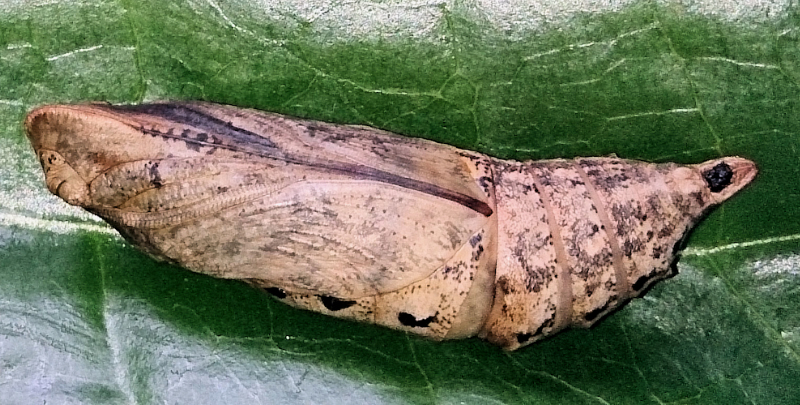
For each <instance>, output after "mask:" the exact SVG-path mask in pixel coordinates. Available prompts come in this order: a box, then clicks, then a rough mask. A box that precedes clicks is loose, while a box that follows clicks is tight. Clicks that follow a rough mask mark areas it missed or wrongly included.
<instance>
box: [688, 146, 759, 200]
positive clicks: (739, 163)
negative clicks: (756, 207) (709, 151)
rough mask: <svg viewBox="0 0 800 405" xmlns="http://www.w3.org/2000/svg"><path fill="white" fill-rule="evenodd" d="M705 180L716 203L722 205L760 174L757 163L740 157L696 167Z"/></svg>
mask: <svg viewBox="0 0 800 405" xmlns="http://www.w3.org/2000/svg"><path fill="white" fill-rule="evenodd" d="M695 167H696V169H697V170H698V171H699V172H700V174H701V175H702V177H703V179H704V180H705V182H706V184H707V186H708V188H709V190H710V191H711V193H712V195H714V196H715V197H716V198H715V200H716V203H720V202H722V201H724V200H726V199H728V198H730V197H731V196H733V195H734V194H736V193H737V192H739V191H740V190H741V189H743V188H744V187H745V186H747V185H748V184H750V183H751V182H752V181H753V180H754V179H755V178H756V175H757V174H758V167H757V166H756V164H755V162H753V161H752V160H749V159H745V158H742V157H739V156H727V157H723V158H719V159H713V160H709V161H706V162H703V163H700V164H698V165H696V166H695Z"/></svg>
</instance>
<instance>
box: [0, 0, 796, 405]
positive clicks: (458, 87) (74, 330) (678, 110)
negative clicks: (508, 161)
mask: <svg viewBox="0 0 800 405" xmlns="http://www.w3.org/2000/svg"><path fill="white" fill-rule="evenodd" d="M547 3H551V4H547ZM686 4H688V5H686ZM156 99H203V100H209V101H215V102H221V103H228V104H235V105H239V106H244V107H255V108H260V109H265V110H273V111H278V112H283V113H288V114H292V115H297V116H303V117H310V118H315V119H321V120H326V121H334V122H340V123H354V124H366V125H372V126H376V127H380V128H383V129H387V130H391V131H395V132H399V133H403V134H406V135H409V136H420V137H424V138H428V139H433V140H436V141H440V142H445V143H449V144H452V145H456V146H458V147H461V148H467V149H471V150H477V151H480V152H484V153H488V154H491V155H493V156H497V157H501V158H514V159H541V158H554V157H573V156H579V155H581V156H587V155H606V154H610V153H616V154H617V155H618V156H621V157H625V158H637V159H645V160H651V161H668V160H673V161H679V162H697V161H701V160H705V159H708V158H713V157H718V156H723V155H741V156H744V157H748V158H750V159H753V160H755V161H756V162H757V163H758V165H759V169H760V175H759V177H758V179H757V180H756V182H755V183H754V184H753V185H752V186H751V187H749V188H748V189H747V190H745V191H744V192H742V193H741V195H739V196H737V197H736V198H734V199H733V200H732V201H730V202H728V203H726V204H725V205H724V206H723V207H722V208H720V209H718V210H716V211H715V212H714V213H713V214H712V215H711V216H710V217H708V218H707V219H706V220H705V221H704V222H703V223H702V224H701V225H700V226H699V227H698V229H697V230H696V232H695V233H694V235H693V237H692V238H691V239H690V241H689V247H688V249H687V250H686V252H685V254H684V257H683V258H682V260H681V261H680V265H679V268H680V271H681V274H680V275H679V276H677V277H676V278H675V279H673V280H671V281H668V282H666V283H663V284H661V285H658V286H656V288H654V289H653V291H651V292H650V293H649V294H648V295H647V296H646V297H645V298H644V299H641V300H636V301H635V302H633V303H631V304H630V305H629V306H628V307H626V308H625V309H624V310H622V311H620V312H618V313H617V314H614V315H612V316H611V317H610V318H609V319H607V320H605V321H604V322H603V323H602V324H600V325H599V326H598V327H596V328H594V329H592V330H572V331H568V332H565V333H562V334H560V335H558V336H556V337H554V338H551V339H549V340H547V341H544V342H541V343H537V344H535V345H533V346H531V347H528V348H526V349H523V350H521V351H519V352H514V353H504V352H502V351H500V350H498V349H497V348H494V347H492V346H490V345H488V344H487V343H484V342H482V341H480V340H478V339H469V340H464V341H455V342H440V343H437V342H431V341H426V340H423V339H420V338H417V337H414V336H407V335H405V334H402V333H399V332H395V331H391V330H388V329H383V328H380V327H376V326H372V325H362V324H355V323H350V322H346V321H340V320H336V319H331V318H328V317H325V316H322V315H317V314H312V313H307V312H303V311H299V310H294V309H291V308H288V307H286V306H284V305H282V304H280V303H277V302H275V301H272V300H271V299H269V298H268V297H266V296H264V295H263V294H261V293H260V292H259V291H256V290H253V289H251V288H249V287H247V286H245V285H242V284H240V283H237V282H233V281H226V280H218V279H212V278H209V277H205V276H200V275H196V274H193V273H190V272H188V271H185V270H182V269H178V268H174V267H170V266H167V265H161V264H156V263H154V262H153V261H151V260H150V259H149V258H147V257H145V256H144V255H142V254H140V253H138V252H137V251H135V250H134V249H133V248H131V247H130V246H128V245H126V244H125V243H124V242H122V241H121V239H120V238H119V237H117V236H115V233H114V232H113V231H112V230H111V229H110V228H108V227H107V226H105V225H104V224H103V223H101V222H98V220H97V219H95V218H93V217H91V216H90V215H89V214H86V213H83V212H81V211H79V210H76V209H73V208H72V207H68V206H66V204H64V203H63V202H61V201H60V200H58V199H57V198H55V197H53V196H51V195H49V193H48V192H47V190H46V189H45V187H44V184H43V181H42V174H41V171H40V169H39V167H38V163H37V161H36V158H35V157H34V156H33V153H32V152H31V150H30V147H29V146H28V144H27V141H26V140H25V137H24V134H23V132H22V128H21V122H22V119H23V118H24V115H25V113H26V111H27V110H29V109H30V108H32V107H34V106H36V105H39V104H44V103H60V102H77V101H98V100H100V101H110V102H124V103H137V102H145V101H151V100H156ZM798 117H800V8H798V6H797V5H796V3H793V2H766V3H765V2H755V1H753V2H729V1H724V0H723V1H696V2H689V3H681V2H677V1H666V2H658V3H656V2H648V1H628V2H608V3H604V2H598V1H594V2H592V1H589V0H586V1H583V2H555V1H554V2H536V3H534V2H530V3H528V2H470V1H467V2H462V1H450V2H417V3H409V2H405V3H403V2H396V1H366V0H357V1H352V2H333V3H331V2H323V1H319V2H309V1H300V0H286V1H282V2H277V1H276V2H236V1H221V0H206V1H200V0H185V1H180V2H163V1H153V0H144V1H129V0H120V1H116V2H113V1H104V0H90V1H82V2H71V1H60V0H56V1H49V2H23V1H11V2H6V4H3V5H0V162H2V163H3V165H2V167H0V398H2V402H3V403H4V404H28V403H34V402H35V403H40V402H41V403H87V404H101V403H102V404H117V403H119V404H123V403H124V404H150V403H178V404H187V403H192V404H206V403H208V404H218V403H248V404H252V403H358V402H368V403H374V402H385V403H407V402H413V403H521V402H525V403H559V404H577V403H581V404H583V403H585V404H643V403H645V404H646V403H652V404H659V403H678V404H694V403H697V404H734V403H752V404H766V403H769V404H796V403H798V402H800V385H798V384H797V381H800V270H799V269H800V182H799V181H797V179H798V178H800V169H799V168H800V152H798V146H799V145H800V121H798Z"/></svg>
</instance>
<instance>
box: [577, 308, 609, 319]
mask: <svg viewBox="0 0 800 405" xmlns="http://www.w3.org/2000/svg"><path fill="white" fill-rule="evenodd" d="M606 309H608V304H606V305H603V306H602V307H600V308H595V309H593V310H591V311H589V313H587V314H586V315H585V316H584V317H583V319H586V320H587V321H589V322H591V321H593V320H595V319H596V318H597V317H598V316H599V315H600V314H602V313H603V312H605V311H606Z"/></svg>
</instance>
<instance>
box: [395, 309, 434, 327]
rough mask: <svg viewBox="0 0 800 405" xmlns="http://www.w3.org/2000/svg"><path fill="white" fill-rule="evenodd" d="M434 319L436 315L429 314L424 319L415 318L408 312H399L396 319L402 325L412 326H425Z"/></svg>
mask: <svg viewBox="0 0 800 405" xmlns="http://www.w3.org/2000/svg"><path fill="white" fill-rule="evenodd" d="M434 319H436V315H433V316H429V317H427V318H424V319H417V318H416V317H414V315H411V314H409V313H408V312H401V313H400V314H398V315H397V320H398V321H400V323H401V324H402V325H404V326H409V327H412V328H427V327H428V326H429V325H430V324H431V322H433V320H434Z"/></svg>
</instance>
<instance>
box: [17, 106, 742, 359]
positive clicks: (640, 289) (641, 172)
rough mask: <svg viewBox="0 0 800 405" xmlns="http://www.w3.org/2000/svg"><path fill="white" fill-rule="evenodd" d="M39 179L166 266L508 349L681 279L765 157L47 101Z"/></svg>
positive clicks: (38, 116) (346, 314)
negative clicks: (545, 146) (701, 238)
mask: <svg viewBox="0 0 800 405" xmlns="http://www.w3.org/2000/svg"><path fill="white" fill-rule="evenodd" d="M25 128H26V131H27V135H28V138H29V139H30V141H31V144H32V146H33V149H34V150H35V152H36V155H37V156H38V158H39V161H40V163H41V165H42V168H43V170H44V174H45V181H46V184H47V188H48V189H49V190H50V191H51V192H52V193H53V194H55V195H57V196H59V197H61V198H62V199H64V200H65V201H66V202H67V203H69V204H72V205H77V206H80V207H83V208H84V209H86V210H87V211H89V212H91V213H93V214H96V215H98V216H99V217H101V218H102V219H104V220H105V221H106V222H108V223H109V224H110V225H111V226H113V227H114V228H115V229H116V230H117V231H119V233H120V234H121V235H122V236H123V237H124V238H125V239H126V240H127V241H129V242H130V243H131V244H133V245H134V246H136V247H138V248H139V249H141V250H142V251H144V252H145V253H147V254H149V255H150V256H152V257H153V258H155V259H157V260H162V261H167V262H170V263H174V264H177V265H179V266H182V267H184V268H187V269H189V270H192V271H196V272H200V273H204V274H208V275H211V276H214V277H221V278H230V279H239V280H242V281H245V282H247V283H250V284H252V285H253V286H256V287H258V288H261V289H263V290H264V291H266V292H268V293H270V294H271V295H273V296H274V297H276V298H277V299H278V300H280V301H283V302H285V303H287V304H289V305H292V306H294V307H298V308H303V309H307V310H312V311H317V312H321V313H324V314H328V315H333V316H337V317H341V318H347V319H352V320H357V321H364V322H371V323H375V324H379V325H383V326H387V327H390V328H394V329H399V330H403V331H408V332H412V333H415V334H419V335H423V336H426V337H429V338H432V339H437V340H439V339H458V338H466V337H471V336H480V337H482V338H484V339H486V340H488V341H490V342H491V343H494V344H496V345H499V346H501V347H503V348H505V349H507V350H515V349H518V348H520V347H522V346H526V345H528V344H531V343H533V342H536V341H538V340H541V339H542V338H544V337H547V336H550V335H553V334H554V333H556V332H559V331H561V330H563V329H565V328H567V327H570V326H576V327H590V326H592V325H593V324H595V323H596V322H597V321H598V320H600V319H601V318H603V317H604V316H606V315H608V314H609V313H611V312H613V311H614V310H616V309H618V308H620V307H621V306H622V305H624V304H625V303H626V302H628V301H629V300H630V299H631V298H634V297H638V296H640V295H641V294H643V293H644V292H645V291H646V290H647V289H648V287H650V286H651V285H652V284H653V283H655V282H657V281H659V280H663V279H665V278H668V277H670V276H673V275H674V274H675V272H676V270H675V267H674V263H675V261H676V257H677V256H676V253H677V250H678V249H679V248H680V245H681V241H682V240H683V238H684V237H685V235H686V234H687V232H688V231H689V230H690V229H691V228H692V227H693V226H694V224H695V223H696V222H697V221H698V220H699V219H700V218H702V217H703V215H704V214H706V213H707V212H708V210H709V209H710V208H711V207H713V206H715V205H717V204H719V203H721V202H722V201H724V200H726V199H728V198H729V197H731V196H732V195H733V194H735V193H736V192H738V191H739V190H741V189H742V188H743V187H744V186H746V185H747V184H748V183H750V182H751V181H752V180H753V178H754V177H755V176H756V172H757V169H756V166H755V164H754V163H753V162H751V161H749V160H746V159H743V158H740V157H723V158H720V159H714V160H710V161H707V162H704V163H699V164H695V165H679V164H675V163H662V164H653V163H647V162H641V161H635V160H624V159H618V158H612V157H604V158H577V159H572V160H563V159H557V160H542V161H525V162H518V161H511V160H501V159H496V158H493V157H489V156H486V155H483V154H480V153H476V152H470V151H465V150H460V149H457V148H455V147H452V146H448V145H443V144H439V143H435V142H432V141H427V140H422V139H414V138H408V137H403V136H400V135H396V134H392V133H389V132H386V131H382V130H378V129H375V128H370V127H363V126H352V125H337V124H331V123H325V122H319V121H312V120H306V119H299V118H293V117H288V116H284V115H280V114H275V113H270V112H262V111H258V110H252V109H243V108H237V107H232V106H227V105H219V104H212V103H206V102H161V103H152V104H142V105H125V106H114V105H107V104H86V105H51V106H44V107H39V108H37V109H35V110H33V111H32V112H31V113H30V114H29V115H28V117H27V119H26V120H25Z"/></svg>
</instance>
